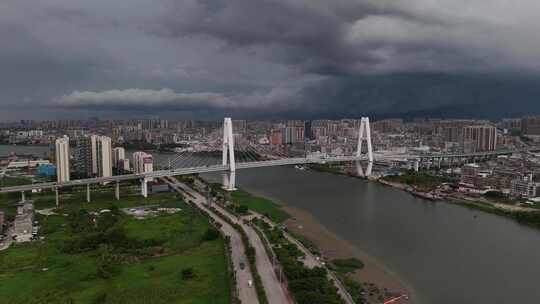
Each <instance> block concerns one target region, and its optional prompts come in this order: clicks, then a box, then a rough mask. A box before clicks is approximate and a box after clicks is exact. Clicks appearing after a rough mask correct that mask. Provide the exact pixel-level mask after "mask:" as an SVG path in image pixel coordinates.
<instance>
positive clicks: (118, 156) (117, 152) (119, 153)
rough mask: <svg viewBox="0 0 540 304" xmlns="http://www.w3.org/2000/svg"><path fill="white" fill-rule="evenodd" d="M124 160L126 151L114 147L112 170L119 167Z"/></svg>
mask: <svg viewBox="0 0 540 304" xmlns="http://www.w3.org/2000/svg"><path fill="white" fill-rule="evenodd" d="M124 159H126V150H125V149H124V148H122V147H116V148H114V149H113V154H112V162H113V163H112V165H113V167H114V168H118V167H121V166H122V165H123V164H121V163H120V162H121V161H123V160H124Z"/></svg>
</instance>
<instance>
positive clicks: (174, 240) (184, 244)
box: [0, 189, 230, 304]
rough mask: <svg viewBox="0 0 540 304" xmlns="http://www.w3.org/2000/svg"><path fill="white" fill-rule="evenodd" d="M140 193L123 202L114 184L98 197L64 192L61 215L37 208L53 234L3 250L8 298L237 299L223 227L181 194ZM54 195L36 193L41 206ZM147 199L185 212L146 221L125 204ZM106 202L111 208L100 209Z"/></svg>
mask: <svg viewBox="0 0 540 304" xmlns="http://www.w3.org/2000/svg"><path fill="white" fill-rule="evenodd" d="M125 193H128V195H125ZM134 193H135V191H131V190H130V189H127V191H125V192H124V191H123V195H124V197H123V198H122V200H120V201H116V200H114V195H113V192H112V191H109V190H107V189H106V190H104V191H100V192H97V191H96V192H95V193H94V192H93V193H92V194H93V196H92V200H93V202H92V203H86V201H85V193H84V192H82V193H79V192H73V193H64V195H63V197H62V200H61V202H62V205H61V209H59V210H56V212H57V214H58V215H49V216H43V215H36V219H37V220H38V221H39V225H40V226H41V230H40V233H41V235H42V236H44V237H45V239H44V240H43V241H35V242H31V243H26V244H16V245H13V246H12V247H10V248H9V249H7V250H5V251H1V252H0V298H1V299H2V300H1V302H2V303H14V304H15V303H25V304H26V303H190V304H191V303H193V304H195V303H197V304H198V303H200V304H203V303H215V304H221V303H223V304H224V303H229V299H230V291H229V275H228V273H227V271H226V269H227V265H226V260H225V253H224V251H225V244H224V240H223V239H222V238H221V237H220V234H219V233H217V234H216V231H215V228H213V227H212V226H210V224H209V222H208V220H207V219H206V218H205V217H203V216H202V215H201V214H199V213H198V212H197V211H196V210H194V209H193V208H191V207H190V206H188V205H187V204H185V203H184V202H182V201H181V200H180V199H178V198H177V197H175V195H173V194H168V193H167V194H159V195H155V196H150V197H148V198H146V199H145V198H142V197H139V196H136V195H135V194H134ZM49 196H50V194H46V193H45V194H40V195H34V199H35V200H36V209H39V208H42V207H45V206H48V205H49V203H50V202H49V200H50V199H51V198H50V197H49ZM52 200H53V201H54V197H53V198H52ZM0 204H4V205H6V204H8V203H7V202H6V201H5V200H2V199H0ZM141 205H144V206H150V205H156V206H162V205H167V206H168V207H170V206H171V205H173V206H176V207H178V208H181V209H182V211H180V212H178V213H175V214H161V215H158V216H156V217H151V218H147V219H143V220H138V219H135V218H133V217H131V216H129V215H127V214H124V213H123V212H122V211H121V210H119V208H124V207H133V206H141ZM8 207H9V208H11V206H9V204H8ZM102 209H108V210H110V212H95V211H99V210H102ZM64 214H67V216H65V215H64Z"/></svg>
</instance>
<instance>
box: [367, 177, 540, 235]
mask: <svg viewBox="0 0 540 304" xmlns="http://www.w3.org/2000/svg"><path fill="white" fill-rule="evenodd" d="M377 181H378V183H380V184H382V185H385V186H389V187H393V188H397V189H400V190H403V191H405V192H408V193H410V194H411V195H413V196H416V197H420V198H423V199H427V200H431V201H442V202H448V203H451V204H456V205H460V206H464V207H467V208H471V209H476V210H480V211H483V212H487V213H491V214H496V215H499V216H504V217H508V218H511V219H513V220H515V221H517V222H518V223H520V224H523V225H527V226H531V227H534V228H538V229H540V210H538V209H535V208H529V207H521V206H514V205H508V204H503V203H495V202H491V201H489V200H487V199H485V198H484V199H483V198H477V197H470V196H467V195H465V194H461V193H454V194H449V195H445V196H444V197H442V196H439V195H436V194H432V193H431V192H421V191H417V190H415V189H414V188H413V187H411V186H409V185H406V184H402V183H395V182H389V181H386V180H383V179H378V180H377Z"/></svg>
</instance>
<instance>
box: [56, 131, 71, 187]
mask: <svg viewBox="0 0 540 304" xmlns="http://www.w3.org/2000/svg"><path fill="white" fill-rule="evenodd" d="M55 147H56V180H57V181H58V182H59V183H64V182H68V181H69V180H70V176H69V138H68V137H67V136H64V137H62V138H58V139H57V140H56V142H55Z"/></svg>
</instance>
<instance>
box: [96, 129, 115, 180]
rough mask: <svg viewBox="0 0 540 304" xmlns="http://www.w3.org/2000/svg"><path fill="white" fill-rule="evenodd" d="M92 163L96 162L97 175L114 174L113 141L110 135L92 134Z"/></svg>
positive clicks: (106, 175) (107, 175)
mask: <svg viewBox="0 0 540 304" xmlns="http://www.w3.org/2000/svg"><path fill="white" fill-rule="evenodd" d="M94 148H95V149H94ZM92 164H93V165H94V164H95V169H96V171H95V174H96V175H97V176H99V177H109V176H112V143H111V138H110V137H107V136H95V135H93V136H92Z"/></svg>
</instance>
